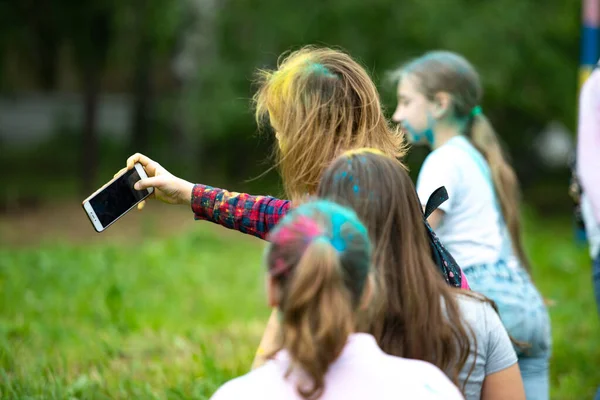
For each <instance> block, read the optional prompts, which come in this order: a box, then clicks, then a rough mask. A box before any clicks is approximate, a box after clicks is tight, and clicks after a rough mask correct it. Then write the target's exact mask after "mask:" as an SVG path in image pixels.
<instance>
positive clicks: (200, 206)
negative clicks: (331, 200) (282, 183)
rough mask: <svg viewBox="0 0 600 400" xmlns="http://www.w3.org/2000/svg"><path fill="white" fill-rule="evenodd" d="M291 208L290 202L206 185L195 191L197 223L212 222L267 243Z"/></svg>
mask: <svg viewBox="0 0 600 400" xmlns="http://www.w3.org/2000/svg"><path fill="white" fill-rule="evenodd" d="M290 207H291V202H290V201H289V200H279V199H276V198H273V197H271V196H252V195H249V194H246V193H236V192H228V191H227V190H224V189H219V188H214V187H211V186H206V185H195V186H194V189H193V190H192V210H193V211H194V218H195V219H196V220H204V221H211V222H214V223H216V224H219V225H222V226H224V227H227V228H229V229H235V230H237V231H240V232H243V233H247V234H249V235H253V236H256V237H259V238H261V239H265V237H266V236H267V234H268V233H269V231H270V230H271V229H272V228H273V227H274V226H275V225H277V223H278V222H279V220H280V219H281V218H282V217H283V216H284V215H285V214H286V213H287V212H288V210H289V209H290Z"/></svg>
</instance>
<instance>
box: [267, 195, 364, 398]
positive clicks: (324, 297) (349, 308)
mask: <svg viewBox="0 0 600 400" xmlns="http://www.w3.org/2000/svg"><path fill="white" fill-rule="evenodd" d="M269 241H270V245H269V247H268V249H267V256H266V260H267V265H268V268H269V274H270V276H271V278H272V279H273V281H274V282H275V283H276V285H277V288H278V294H279V295H278V304H279V306H278V307H279V310H280V313H281V328H282V330H281V345H282V348H284V349H285V350H287V351H288V352H289V354H290V356H291V358H292V360H293V365H297V366H299V367H301V369H302V371H303V372H304V373H306V374H308V377H310V382H300V383H299V384H298V391H299V393H300V394H301V395H302V396H303V397H305V398H307V399H315V398H318V397H319V396H320V395H321V394H322V391H323V389H324V380H325V375H326V373H327V370H328V368H329V366H330V365H331V363H333V362H334V361H335V360H336V359H337V357H338V356H339V355H340V354H341V352H342V350H343V348H344V346H345V344H346V341H347V339H348V336H349V335H350V334H351V333H352V332H353V331H354V330H355V325H356V315H355V314H356V312H357V309H358V307H359V305H360V303H361V299H362V297H363V291H364V289H365V286H366V283H367V280H368V276H369V269H370V262H371V244H370V241H369V237H368V234H367V230H366V228H365V227H364V225H363V224H362V223H361V222H360V221H359V219H358V217H357V216H356V214H355V213H354V212H353V211H351V210H349V209H347V208H345V207H342V206H340V205H338V204H335V203H332V202H329V201H314V202H310V203H306V204H303V205H302V206H300V207H298V208H296V209H295V210H294V211H292V212H291V213H290V214H288V215H287V216H286V217H285V218H284V219H283V220H282V221H281V222H280V224H279V225H277V227H276V228H275V229H274V230H273V231H272V232H271V234H270V235H269ZM289 372H291V371H289Z"/></svg>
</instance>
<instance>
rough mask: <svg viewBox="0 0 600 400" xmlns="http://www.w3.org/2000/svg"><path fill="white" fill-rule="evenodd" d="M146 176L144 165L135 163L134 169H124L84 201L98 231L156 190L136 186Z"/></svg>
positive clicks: (84, 205) (85, 208)
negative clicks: (136, 187)
mask: <svg viewBox="0 0 600 400" xmlns="http://www.w3.org/2000/svg"><path fill="white" fill-rule="evenodd" d="M146 178H148V175H147V174H146V171H145V170H144V168H143V167H142V165H141V164H140V163H135V164H134V165H133V168H132V169H129V170H123V171H122V172H120V173H119V174H117V175H116V176H115V177H114V178H113V179H112V180H111V181H110V182H108V183H107V184H105V185H104V186H102V187H101V188H100V189H98V190H97V191H96V192H95V193H94V194H92V195H91V196H90V197H88V198H87V199H85V200H84V201H83V204H82V206H83V209H84V210H85V212H86V214H87V216H88V218H89V219H90V222H91V223H92V225H93V226H94V229H96V232H102V231H104V230H105V229H106V228H108V227H109V226H110V225H112V224H113V223H114V222H115V221H116V220H118V219H119V218H121V217H122V216H123V215H125V214H126V213H127V212H128V211H129V210H131V209H132V208H133V207H135V206H136V205H137V204H138V203H140V202H141V201H143V200H144V199H145V198H147V197H148V196H150V195H151V194H152V193H153V192H154V188H152V187H147V188H143V189H141V190H136V189H135V188H134V185H135V184H136V183H137V182H138V181H140V180H141V179H146Z"/></svg>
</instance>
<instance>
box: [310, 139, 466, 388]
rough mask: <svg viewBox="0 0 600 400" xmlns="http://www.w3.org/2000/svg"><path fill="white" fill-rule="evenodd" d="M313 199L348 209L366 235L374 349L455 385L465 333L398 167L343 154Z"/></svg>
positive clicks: (366, 152)
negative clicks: (427, 366) (428, 367)
mask: <svg viewBox="0 0 600 400" xmlns="http://www.w3.org/2000/svg"><path fill="white" fill-rule="evenodd" d="M317 195H318V196H319V197H320V198H324V199H330V200H332V201H336V202H339V203H340V204H344V205H346V206H349V207H351V208H353V209H354V210H355V211H356V213H357V214H358V216H359V217H360V218H361V220H362V221H364V223H365V224H366V226H367V229H368V230H369V234H370V236H371V239H372V242H373V246H374V251H373V257H374V260H373V265H374V268H375V278H376V282H377V285H376V291H375V292H376V296H375V299H374V300H373V301H372V302H371V304H372V305H373V309H372V314H371V315H370V318H371V321H370V323H369V324H368V329H369V331H370V332H372V333H373V334H374V335H375V337H376V338H377V340H378V342H379V345H380V346H381V348H382V349H383V350H384V351H385V352H387V353H388V354H391V355H395V356H401V357H407V358H416V359H421V360H425V361H429V362H431V363H433V364H435V365H436V366H438V367H439V368H440V369H442V370H444V371H446V372H447V373H448V374H449V375H450V377H452V378H454V381H455V383H457V384H458V381H457V379H458V373H459V372H460V370H461V368H462V367H463V365H464V364H465V362H466V360H467V358H468V355H469V349H470V347H469V346H470V342H469V338H468V336H467V334H466V333H467V332H468V328H467V327H466V326H464V325H463V323H462V320H461V317H460V312H459V309H458V304H457V302H456V298H455V292H454V290H453V289H452V288H450V287H449V286H447V285H446V283H445V281H444V280H443V278H442V276H441V275H440V272H439V270H438V269H437V268H436V266H435V264H434V262H433V259H432V258H431V250H430V247H429V243H428V240H427V236H426V231H425V227H424V224H423V213H422V209H421V205H420V202H419V199H418V197H417V194H416V191H415V188H414V185H413V183H412V180H411V179H410V176H409V175H408V173H407V172H406V170H405V169H404V167H403V166H402V165H401V164H400V163H399V162H398V161H397V160H394V159H392V158H390V157H388V156H386V155H384V154H381V153H380V152H377V151H373V150H372V149H360V150H357V151H350V152H347V153H345V154H343V155H342V156H341V157H339V158H338V159H336V160H335V161H334V162H333V163H332V164H331V165H330V167H329V168H327V169H326V171H325V172H324V175H323V179H322V181H321V183H320V185H319V188H318V191H317ZM443 303H445V306H444V304H443Z"/></svg>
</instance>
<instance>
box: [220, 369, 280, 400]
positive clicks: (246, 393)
mask: <svg viewBox="0 0 600 400" xmlns="http://www.w3.org/2000/svg"><path fill="white" fill-rule="evenodd" d="M277 374H278V368H277V367H276V366H275V365H274V364H273V363H272V362H267V363H266V364H265V365H264V366H262V367H260V368H257V369H255V370H253V371H250V372H248V373H247V374H245V375H242V376H239V377H237V378H234V379H232V380H230V381H228V382H227V383H225V384H224V385H223V386H221V387H220V388H219V389H218V390H217V391H216V392H215V394H214V395H213V396H212V397H211V400H229V399H241V398H253V395H257V396H258V394H261V396H264V395H266V391H267V388H269V387H271V388H272V387H273V384H274V382H277V379H276V376H277ZM265 398H266V397H265Z"/></svg>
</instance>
